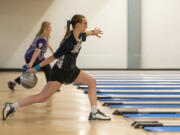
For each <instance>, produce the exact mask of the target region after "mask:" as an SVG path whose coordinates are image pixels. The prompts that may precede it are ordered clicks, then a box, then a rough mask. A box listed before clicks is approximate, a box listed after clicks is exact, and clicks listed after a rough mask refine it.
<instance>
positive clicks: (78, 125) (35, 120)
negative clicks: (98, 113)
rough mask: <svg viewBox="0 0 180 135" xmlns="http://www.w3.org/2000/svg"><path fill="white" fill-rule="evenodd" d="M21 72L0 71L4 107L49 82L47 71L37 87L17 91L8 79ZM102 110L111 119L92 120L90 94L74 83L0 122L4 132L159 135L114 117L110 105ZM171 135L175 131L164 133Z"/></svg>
mask: <svg viewBox="0 0 180 135" xmlns="http://www.w3.org/2000/svg"><path fill="white" fill-rule="evenodd" d="M19 74H20V73H18V72H0V110H1V111H2V108H3V105H4V103H5V102H6V101H8V102H15V101H18V100H20V99H22V98H23V97H26V96H29V95H31V94H35V93H38V92H39V91H40V90H41V89H42V88H43V86H44V84H45V78H44V74H43V73H38V74H37V75H38V84H37V86H36V87H35V88H33V89H25V88H23V87H21V86H17V87H16V90H15V92H12V91H10V90H9V89H8V87H7V82H8V80H12V79H13V78H15V77H17V76H18V75H19ZM98 105H99V107H100V109H101V110H103V111H104V112H105V113H106V114H108V115H111V116H112V120H111V121H89V120H88V116H89V111H90V106H89V101H88V96H87V95H86V94H84V93H83V92H82V91H81V90H79V89H77V88H76V87H75V86H73V85H68V86H63V87H62V88H61V92H57V93H55V94H54V95H53V96H52V97H51V98H50V99H49V100H48V101H47V102H45V103H41V104H34V105H30V106H27V107H24V108H20V109H18V110H17V112H16V113H15V114H14V116H13V117H11V118H9V119H7V120H6V121H2V120H1V121H0V135H156V134H157V135H159V134H160V133H151V132H145V131H144V130H142V129H134V128H132V127H131V126H130V124H131V123H132V121H129V120H127V119H125V118H123V117H121V116H113V115H112V112H113V110H111V109H110V108H108V107H102V106H101V103H100V102H98ZM161 134H163V135H166V134H167V135H171V134H173V133H161ZM174 134H180V133H174Z"/></svg>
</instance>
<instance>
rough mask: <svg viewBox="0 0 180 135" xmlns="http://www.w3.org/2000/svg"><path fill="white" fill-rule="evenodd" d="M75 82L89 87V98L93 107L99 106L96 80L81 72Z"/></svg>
mask: <svg viewBox="0 0 180 135" xmlns="http://www.w3.org/2000/svg"><path fill="white" fill-rule="evenodd" d="M74 82H75V83H80V84H84V85H87V86H88V96H89V100H90V104H91V106H96V105H97V97H96V80H95V79H94V78H92V77H91V76H90V75H88V74H86V73H85V72H83V71H81V72H80V74H79V75H78V77H77V78H76V80H75V81H74Z"/></svg>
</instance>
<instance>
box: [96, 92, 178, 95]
mask: <svg viewBox="0 0 180 135" xmlns="http://www.w3.org/2000/svg"><path fill="white" fill-rule="evenodd" d="M97 95H98V96H106V95H107V96H109V95H111V96H113V95H180V93H179V92H177V93H152V92H141V93H133V92H132V93H97Z"/></svg>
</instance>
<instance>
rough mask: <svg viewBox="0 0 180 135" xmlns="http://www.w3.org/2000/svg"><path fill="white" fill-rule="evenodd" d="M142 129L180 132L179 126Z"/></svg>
mask: <svg viewBox="0 0 180 135" xmlns="http://www.w3.org/2000/svg"><path fill="white" fill-rule="evenodd" d="M144 130H146V131H151V132H180V126H177V127H145V128H144Z"/></svg>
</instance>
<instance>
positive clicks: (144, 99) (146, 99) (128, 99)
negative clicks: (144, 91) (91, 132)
mask: <svg viewBox="0 0 180 135" xmlns="http://www.w3.org/2000/svg"><path fill="white" fill-rule="evenodd" d="M99 100H100V101H103V102H106V101H112V102H113V101H117V102H118V101H140V102H142V101H180V98H157V99H156V98H127V99H125V98H124V99H99Z"/></svg>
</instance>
